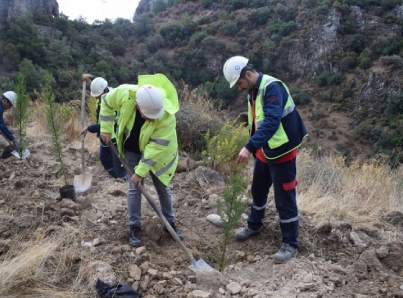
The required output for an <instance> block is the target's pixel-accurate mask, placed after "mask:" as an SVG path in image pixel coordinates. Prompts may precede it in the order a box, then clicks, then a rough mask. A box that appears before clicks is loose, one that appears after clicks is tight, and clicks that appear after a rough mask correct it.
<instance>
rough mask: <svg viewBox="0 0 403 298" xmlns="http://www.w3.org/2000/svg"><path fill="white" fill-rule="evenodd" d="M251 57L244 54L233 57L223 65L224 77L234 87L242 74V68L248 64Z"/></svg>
mask: <svg viewBox="0 0 403 298" xmlns="http://www.w3.org/2000/svg"><path fill="white" fill-rule="evenodd" d="M248 61H249V59H248V58H245V57H243V56H234V57H231V58H229V59H228V60H227V62H225V64H224V67H223V72H224V77H225V79H226V80H227V82H228V83H229V87H230V88H232V87H233V86H234V85H235V83H236V81H238V79H239V76H240V75H241V71H242V69H243V68H244V67H245V66H246V65H247V64H248Z"/></svg>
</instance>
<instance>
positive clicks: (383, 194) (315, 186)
mask: <svg viewBox="0 0 403 298" xmlns="http://www.w3.org/2000/svg"><path fill="white" fill-rule="evenodd" d="M297 171H298V182H299V186H298V203H299V206H300V208H301V209H302V210H304V211H306V212H308V213H310V214H312V216H313V218H314V219H315V221H316V223H317V224H321V223H323V222H328V221H330V220H341V219H343V220H346V219H347V220H350V221H351V222H355V223H375V222H377V221H379V217H380V216H381V215H383V214H385V213H388V212H390V211H396V210H397V211H401V212H403V204H402V203H403V197H402V193H403V183H402V181H403V167H402V166H400V168H398V169H397V170H392V169H390V168H389V166H388V165H387V164H385V163H381V162H377V161H374V160H369V161H367V162H365V163H364V164H362V165H360V164H359V163H358V162H357V163H354V164H352V165H351V166H348V167H347V166H346V165H345V164H344V161H343V159H342V158H341V157H338V156H330V157H324V158H318V157H314V155H313V154H311V152H309V151H307V150H301V152H300V154H299V156H298V169H297Z"/></svg>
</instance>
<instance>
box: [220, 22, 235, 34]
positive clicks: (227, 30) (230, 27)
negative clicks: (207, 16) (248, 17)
mask: <svg viewBox="0 0 403 298" xmlns="http://www.w3.org/2000/svg"><path fill="white" fill-rule="evenodd" d="M221 31H222V32H223V33H224V34H225V35H227V36H234V35H236V33H237V32H238V26H237V24H236V23H235V22H228V23H225V24H224V25H222V26H221Z"/></svg>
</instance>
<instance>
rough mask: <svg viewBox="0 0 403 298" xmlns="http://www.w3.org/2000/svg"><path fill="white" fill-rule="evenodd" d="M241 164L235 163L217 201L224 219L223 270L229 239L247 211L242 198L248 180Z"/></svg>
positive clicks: (220, 265) (220, 262) (221, 258)
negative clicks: (222, 192)
mask: <svg viewBox="0 0 403 298" xmlns="http://www.w3.org/2000/svg"><path fill="white" fill-rule="evenodd" d="M242 171H243V169H242V166H241V165H237V164H235V165H234V166H233V167H232V172H231V174H230V175H229V177H228V181H227V183H226V185H225V187H224V195H223V198H222V199H220V200H218V201H217V211H218V214H219V215H220V216H221V218H222V219H223V220H222V225H221V228H222V245H221V248H222V250H221V257H220V261H219V269H220V271H223V270H224V268H225V266H226V263H227V257H226V256H227V248H228V243H229V240H230V239H231V237H232V234H233V232H234V230H235V227H236V226H237V225H238V223H239V220H240V219H241V215H242V213H243V212H244V211H245V208H246V202H245V201H243V200H242V194H243V193H244V191H245V189H246V186H247V182H246V179H245V175H244V174H243V172H242Z"/></svg>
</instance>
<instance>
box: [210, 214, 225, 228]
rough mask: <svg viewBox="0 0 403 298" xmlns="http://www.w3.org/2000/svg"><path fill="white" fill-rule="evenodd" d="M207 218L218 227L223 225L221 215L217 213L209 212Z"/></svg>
mask: <svg viewBox="0 0 403 298" xmlns="http://www.w3.org/2000/svg"><path fill="white" fill-rule="evenodd" d="M206 219H207V220H208V221H209V222H211V223H212V224H213V225H215V226H216V227H221V224H222V220H221V216H219V215H217V214H209V215H207V217H206Z"/></svg>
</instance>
